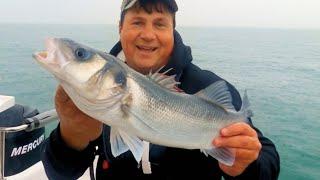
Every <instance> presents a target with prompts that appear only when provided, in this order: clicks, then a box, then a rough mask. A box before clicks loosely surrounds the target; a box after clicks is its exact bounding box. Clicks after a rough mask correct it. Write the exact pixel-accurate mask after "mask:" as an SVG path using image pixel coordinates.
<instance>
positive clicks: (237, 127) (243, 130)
mask: <svg viewBox="0 0 320 180" xmlns="http://www.w3.org/2000/svg"><path fill="white" fill-rule="evenodd" d="M220 133H221V135H222V136H236V135H247V136H252V137H257V132H256V131H255V130H254V129H253V128H252V127H251V126H249V125H248V124H246V123H244V122H240V123H234V124H231V125H230V126H227V127H225V128H223V129H221V131H220Z"/></svg>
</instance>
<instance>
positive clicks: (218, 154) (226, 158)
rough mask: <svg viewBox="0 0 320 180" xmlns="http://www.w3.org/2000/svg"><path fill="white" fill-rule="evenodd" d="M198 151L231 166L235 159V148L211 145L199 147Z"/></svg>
mask: <svg viewBox="0 0 320 180" xmlns="http://www.w3.org/2000/svg"><path fill="white" fill-rule="evenodd" d="M200 151H201V152H202V153H204V154H205V155H206V156H208V155H210V156H211V157H213V158H215V159H217V160H218V161H219V162H221V163H223V164H225V165H227V166H232V165H233V163H234V161H235V150H234V149H232V148H215V147H213V148H212V149H201V150H200Z"/></svg>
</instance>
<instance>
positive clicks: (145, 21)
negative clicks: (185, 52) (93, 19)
mask: <svg viewBox="0 0 320 180" xmlns="http://www.w3.org/2000/svg"><path fill="white" fill-rule="evenodd" d="M120 41H121V45H122V48H123V52H124V54H125V56H126V62H127V64H128V65H129V66H130V67H132V68H133V69H135V70H137V71H139V72H141V73H143V74H146V73H149V71H150V70H151V69H152V70H156V69H159V68H160V67H162V66H164V65H166V64H167V62H168V60H169V57H170V55H171V52H172V50H173V45H174V37H173V17H172V15H171V14H170V13H169V12H167V11H163V12H162V13H159V12H157V11H156V10H154V11H153V12H152V13H151V14H148V13H147V12H145V11H144V10H143V9H141V10H140V11H136V10H128V11H127V12H126V14H125V17H124V20H123V23H122V25H120Z"/></svg>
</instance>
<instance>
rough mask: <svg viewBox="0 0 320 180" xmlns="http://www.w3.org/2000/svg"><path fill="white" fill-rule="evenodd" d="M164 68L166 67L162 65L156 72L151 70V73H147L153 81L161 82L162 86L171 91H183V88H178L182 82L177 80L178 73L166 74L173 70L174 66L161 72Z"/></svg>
mask: <svg viewBox="0 0 320 180" xmlns="http://www.w3.org/2000/svg"><path fill="white" fill-rule="evenodd" d="M163 68H164V67H161V68H160V69H158V70H157V71H156V72H155V73H152V72H151V71H150V72H149V74H148V75H147V77H148V78H149V79H151V80H152V81H154V82H155V83H157V84H159V85H160V86H161V87H164V88H166V89H168V90H170V91H173V92H183V90H182V89H180V88H178V85H179V84H180V82H178V81H176V80H175V78H176V75H171V76H168V75H166V74H167V73H168V72H170V71H171V70H172V68H170V69H168V70H167V71H165V72H163V73H160V71H161V70H162V69H163Z"/></svg>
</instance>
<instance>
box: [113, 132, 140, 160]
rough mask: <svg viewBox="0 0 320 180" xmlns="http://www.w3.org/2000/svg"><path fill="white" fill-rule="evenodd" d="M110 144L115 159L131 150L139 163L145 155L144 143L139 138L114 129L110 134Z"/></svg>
mask: <svg viewBox="0 0 320 180" xmlns="http://www.w3.org/2000/svg"><path fill="white" fill-rule="evenodd" d="M110 144H111V152H112V155H113V156H114V157H117V156H119V155H120V154H122V153H124V152H126V151H128V150H130V151H131V152H132V154H133V156H134V158H135V160H136V161H137V162H140V161H141V158H142V154H143V141H142V140H141V139H140V138H138V137H137V136H134V135H131V134H128V133H127V132H125V131H123V130H121V129H118V128H114V127H112V128H111V132H110Z"/></svg>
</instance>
